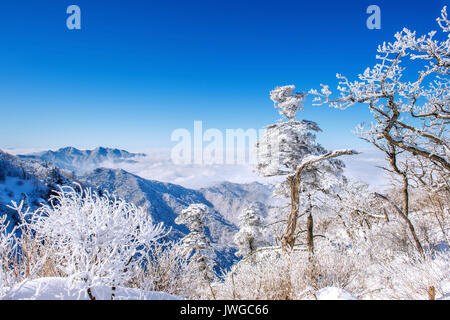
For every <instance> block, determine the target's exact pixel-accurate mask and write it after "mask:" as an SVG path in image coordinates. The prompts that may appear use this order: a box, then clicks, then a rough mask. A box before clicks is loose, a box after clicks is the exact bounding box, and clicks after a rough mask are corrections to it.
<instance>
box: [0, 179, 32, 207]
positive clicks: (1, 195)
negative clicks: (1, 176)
mask: <svg viewBox="0 0 450 320" xmlns="http://www.w3.org/2000/svg"><path fill="white" fill-rule="evenodd" d="M34 188H35V187H34V185H33V181H31V180H24V179H20V178H17V177H6V178H5V181H4V182H0V203H5V204H9V203H11V200H13V201H15V202H19V201H20V200H22V194H30V193H31V192H32V191H33V190H34Z"/></svg>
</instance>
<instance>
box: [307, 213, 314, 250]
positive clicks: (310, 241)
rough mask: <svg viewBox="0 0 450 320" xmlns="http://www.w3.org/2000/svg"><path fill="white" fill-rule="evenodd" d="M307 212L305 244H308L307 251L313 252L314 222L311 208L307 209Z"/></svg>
mask: <svg viewBox="0 0 450 320" xmlns="http://www.w3.org/2000/svg"><path fill="white" fill-rule="evenodd" d="M308 211H309V214H308V218H307V220H306V231H307V233H306V244H307V246H308V252H309V253H310V254H313V253H314V223H313V216H312V212H311V208H309V209H308Z"/></svg>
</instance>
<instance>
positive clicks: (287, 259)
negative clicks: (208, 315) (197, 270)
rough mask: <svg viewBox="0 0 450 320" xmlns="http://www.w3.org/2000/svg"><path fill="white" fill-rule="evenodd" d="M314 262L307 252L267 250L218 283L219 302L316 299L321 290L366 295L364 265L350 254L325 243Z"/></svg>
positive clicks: (215, 286)
mask: <svg viewBox="0 0 450 320" xmlns="http://www.w3.org/2000/svg"><path fill="white" fill-rule="evenodd" d="M316 252H317V254H316V255H315V257H316V258H315V259H314V260H310V259H309V253H308V252H307V251H306V250H293V251H289V252H286V251H284V250H281V249H278V250H276V249H273V250H267V251H265V252H263V253H260V254H259V255H258V256H257V260H256V261H247V260H242V261H240V262H238V263H237V264H236V265H235V266H234V267H233V268H232V270H231V271H230V272H228V273H227V274H226V275H225V276H224V281H223V282H216V283H214V285H213V288H214V290H215V292H216V296H217V298H218V299H245V300H247V299H252V300H253V299H257V300H259V299H263V300H265V299H269V300H272V299H277V300H278V299H281V300H293V299H315V298H316V297H315V294H316V293H317V291H318V290H320V289H322V288H326V287H330V286H331V287H338V288H343V289H346V290H348V291H349V292H351V293H352V294H353V295H358V294H359V293H361V292H362V291H363V286H362V285H361V281H360V279H359V278H361V276H362V274H361V276H360V275H359V273H361V272H362V271H363V264H362V261H360V260H358V259H354V256H352V254H351V253H350V252H349V251H345V250H344V249H343V248H335V247H332V246H331V245H330V244H327V243H321V244H320V245H318V246H317V248H316Z"/></svg>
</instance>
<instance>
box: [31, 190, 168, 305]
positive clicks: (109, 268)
mask: <svg viewBox="0 0 450 320" xmlns="http://www.w3.org/2000/svg"><path fill="white" fill-rule="evenodd" d="M80 189H81V188H80ZM32 225H33V228H34V230H35V231H36V237H38V239H40V240H42V241H44V243H45V244H46V246H48V247H51V248H52V249H53V252H54V253H55V255H56V257H55V260H56V265H57V267H58V268H59V269H60V271H61V272H63V274H65V275H67V276H68V277H71V278H72V279H73V280H74V281H82V282H83V283H84V284H85V288H86V290H87V292H88V294H89V297H90V298H91V299H95V295H94V294H93V292H92V291H91V288H92V287H93V286H96V285H107V286H109V287H111V288H112V289H113V293H112V294H114V289H115V288H116V287H117V286H119V285H123V284H125V283H126V282H127V281H129V280H130V279H131V278H132V277H133V276H134V272H135V269H136V268H139V267H140V264H141V262H142V258H143V257H144V254H145V253H146V251H148V250H150V249H151V246H152V244H154V243H155V241H157V240H158V239H159V238H161V237H162V236H163V235H165V234H166V232H165V231H164V229H163V226H162V223H160V224H157V225H155V224H154V223H153V222H152V221H151V218H150V217H149V215H148V213H147V212H146V211H145V210H144V209H142V208H139V207H136V206H135V205H133V204H130V203H127V202H125V201H123V200H120V199H117V198H111V197H110V196H109V195H107V194H106V195H103V196H99V195H98V194H96V193H93V192H92V191H91V190H90V189H85V190H80V192H77V191H76V190H75V189H73V188H72V187H60V190H59V191H58V192H54V195H53V196H52V198H51V199H50V205H44V206H42V207H41V208H39V209H38V210H36V211H35V212H34V213H33V214H32Z"/></svg>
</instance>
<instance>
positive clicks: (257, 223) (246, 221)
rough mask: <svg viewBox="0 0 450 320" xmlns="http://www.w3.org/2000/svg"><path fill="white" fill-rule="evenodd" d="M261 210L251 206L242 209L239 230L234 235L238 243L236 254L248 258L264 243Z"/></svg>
mask: <svg viewBox="0 0 450 320" xmlns="http://www.w3.org/2000/svg"><path fill="white" fill-rule="evenodd" d="M259 214H260V213H259V210H258V208H257V207H255V206H251V207H249V208H246V209H244V210H243V211H242V213H241V214H240V216H239V232H238V233H237V234H236V235H235V237H234V242H235V243H236V244H237V245H238V248H239V249H238V251H237V252H236V256H238V257H240V256H242V257H243V258H247V257H249V256H251V255H252V254H253V253H254V252H255V250H256V249H257V248H259V247H261V246H263V245H264V240H263V234H262V232H261V230H262V224H261V219H260V217H259Z"/></svg>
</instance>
